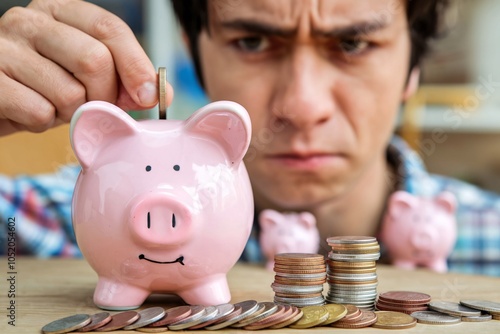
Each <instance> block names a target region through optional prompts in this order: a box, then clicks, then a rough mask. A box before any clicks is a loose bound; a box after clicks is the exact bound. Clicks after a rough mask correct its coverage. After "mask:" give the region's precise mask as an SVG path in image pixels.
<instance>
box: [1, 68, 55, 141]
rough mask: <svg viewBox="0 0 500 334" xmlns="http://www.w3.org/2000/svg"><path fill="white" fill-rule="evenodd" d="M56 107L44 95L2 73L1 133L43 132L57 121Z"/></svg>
mask: <svg viewBox="0 0 500 334" xmlns="http://www.w3.org/2000/svg"><path fill="white" fill-rule="evenodd" d="M55 115H56V112H55V107H54V106H53V105H52V104H51V103H50V102H49V101H48V100H47V99H46V98H44V97H43V96H42V95H40V94H38V93H37V92H35V91H34V90H32V89H31V88H29V87H26V86H24V85H23V84H21V83H19V82H17V81H15V80H13V79H11V78H9V77H8V76H6V75H5V74H2V73H0V134H7V133H11V132H14V131H17V130H29V131H32V132H41V131H44V130H47V129H48V128H50V127H51V126H53V125H54V123H55V119H56V117H55Z"/></svg>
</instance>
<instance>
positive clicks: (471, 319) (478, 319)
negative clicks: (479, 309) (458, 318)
mask: <svg viewBox="0 0 500 334" xmlns="http://www.w3.org/2000/svg"><path fill="white" fill-rule="evenodd" d="M492 318H493V317H492V316H491V314H481V315H480V316H478V317H462V321H463V322H483V321H490V320H491V319H492Z"/></svg>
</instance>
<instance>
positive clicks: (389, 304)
mask: <svg viewBox="0 0 500 334" xmlns="http://www.w3.org/2000/svg"><path fill="white" fill-rule="evenodd" d="M430 301H431V296H429V295H428V294H426V293H421V292H413V291H388V292H384V293H381V294H380V295H379V296H378V300H377V303H376V305H375V307H376V308H377V310H380V311H396V312H403V313H406V314H412V313H413V312H417V311H426V310H427V304H428V303H429V302H430Z"/></svg>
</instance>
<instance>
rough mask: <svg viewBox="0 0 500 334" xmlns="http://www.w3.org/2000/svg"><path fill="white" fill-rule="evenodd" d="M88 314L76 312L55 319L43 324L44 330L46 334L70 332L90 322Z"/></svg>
mask: <svg viewBox="0 0 500 334" xmlns="http://www.w3.org/2000/svg"><path fill="white" fill-rule="evenodd" d="M90 321H91V318H90V315H88V314H75V315H72V316H69V317H66V318H62V319H58V320H54V321H52V322H51V323H48V324H47V325H45V326H43V328H42V332H43V333H45V334H61V333H69V332H72V331H74V330H77V329H79V328H82V327H83V326H85V325H87V324H88V323H90Z"/></svg>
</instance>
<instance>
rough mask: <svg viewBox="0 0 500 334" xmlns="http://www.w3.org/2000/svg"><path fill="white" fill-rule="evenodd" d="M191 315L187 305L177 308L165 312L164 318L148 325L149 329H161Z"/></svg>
mask: <svg viewBox="0 0 500 334" xmlns="http://www.w3.org/2000/svg"><path fill="white" fill-rule="evenodd" d="M190 314H191V307H190V306H188V305H184V306H177V307H173V308H170V309H167V310H165V316H164V317H163V318H162V319H160V320H158V321H156V322H154V323H152V324H151V325H149V327H163V326H168V325H170V324H173V323H175V322H177V321H181V320H182V319H185V318H187V317H188V316H189V315H190Z"/></svg>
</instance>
